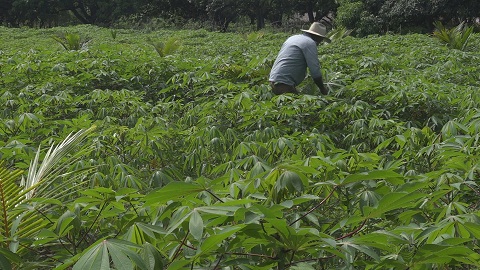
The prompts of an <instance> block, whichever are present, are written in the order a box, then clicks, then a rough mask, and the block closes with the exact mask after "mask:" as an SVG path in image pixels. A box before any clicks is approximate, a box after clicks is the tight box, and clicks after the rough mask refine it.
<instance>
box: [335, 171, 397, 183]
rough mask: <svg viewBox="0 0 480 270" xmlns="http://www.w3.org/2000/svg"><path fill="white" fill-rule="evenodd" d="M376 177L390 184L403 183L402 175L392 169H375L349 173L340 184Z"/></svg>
mask: <svg viewBox="0 0 480 270" xmlns="http://www.w3.org/2000/svg"><path fill="white" fill-rule="evenodd" d="M376 179H385V181H388V182H390V183H392V184H397V185H398V184H403V183H404V180H403V175H401V174H399V173H396V172H394V171H392V170H377V171H369V172H364V173H358V174H351V175H348V176H347V177H345V179H343V180H342V181H340V184H342V185H347V184H350V183H355V182H359V181H364V180H376Z"/></svg>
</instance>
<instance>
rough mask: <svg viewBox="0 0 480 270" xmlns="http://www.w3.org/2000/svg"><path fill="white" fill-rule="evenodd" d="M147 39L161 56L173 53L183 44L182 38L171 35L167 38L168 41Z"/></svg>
mask: <svg viewBox="0 0 480 270" xmlns="http://www.w3.org/2000/svg"><path fill="white" fill-rule="evenodd" d="M147 41H148V43H149V44H150V45H152V46H153V47H154V48H155V51H156V52H157V53H158V55H160V56H161V57H165V56H167V55H170V54H173V53H174V52H175V51H177V50H178V49H179V48H180V46H181V42H180V40H179V39H178V38H175V37H170V38H169V39H167V41H166V42H156V41H153V40H150V39H148V40H147Z"/></svg>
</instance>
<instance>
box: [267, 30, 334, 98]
mask: <svg viewBox="0 0 480 270" xmlns="http://www.w3.org/2000/svg"><path fill="white" fill-rule="evenodd" d="M302 31H303V32H304V33H303V34H302V35H294V36H291V37H289V38H288V39H287V40H286V41H285V43H283V45H282V48H281V49H280V52H279V53H278V55H277V59H276V60H275V63H274V64H273V67H272V70H271V71H270V78H269V81H270V86H271V87H272V91H273V93H274V94H276V95H281V94H285V93H295V94H298V93H299V92H298V91H297V89H296V88H295V86H297V85H299V84H300V83H301V82H302V81H303V80H304V79H305V75H306V74H307V67H308V69H309V70H310V75H311V77H312V78H313V81H314V82H315V84H316V85H317V86H318V88H320V92H322V94H323V95H326V94H328V90H327V88H325V85H323V79H322V73H321V71H320V62H319V61H318V52H317V46H318V44H320V43H321V42H322V41H323V40H325V41H327V42H330V39H329V38H327V37H326V34H327V28H326V27H325V26H324V25H323V24H321V23H318V22H314V23H313V24H312V25H311V26H310V29H308V30H302Z"/></svg>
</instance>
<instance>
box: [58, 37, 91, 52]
mask: <svg viewBox="0 0 480 270" xmlns="http://www.w3.org/2000/svg"><path fill="white" fill-rule="evenodd" d="M52 38H53V39H54V40H55V41H57V42H58V43H60V45H62V47H63V48H64V49H65V50H67V51H68V50H80V49H82V48H84V47H85V46H86V44H87V43H88V42H89V41H90V40H89V39H86V40H82V39H81V38H80V35H79V34H75V33H64V34H61V35H57V36H53V37H52Z"/></svg>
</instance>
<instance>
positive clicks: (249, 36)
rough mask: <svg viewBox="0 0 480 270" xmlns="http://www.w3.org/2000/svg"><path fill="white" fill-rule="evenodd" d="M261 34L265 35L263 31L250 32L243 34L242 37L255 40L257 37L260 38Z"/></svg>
mask: <svg viewBox="0 0 480 270" xmlns="http://www.w3.org/2000/svg"><path fill="white" fill-rule="evenodd" d="M263 36H265V33H264V32H251V33H248V34H247V33H246V34H244V35H243V38H244V39H245V40H246V41H256V40H259V39H262V38H263Z"/></svg>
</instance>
